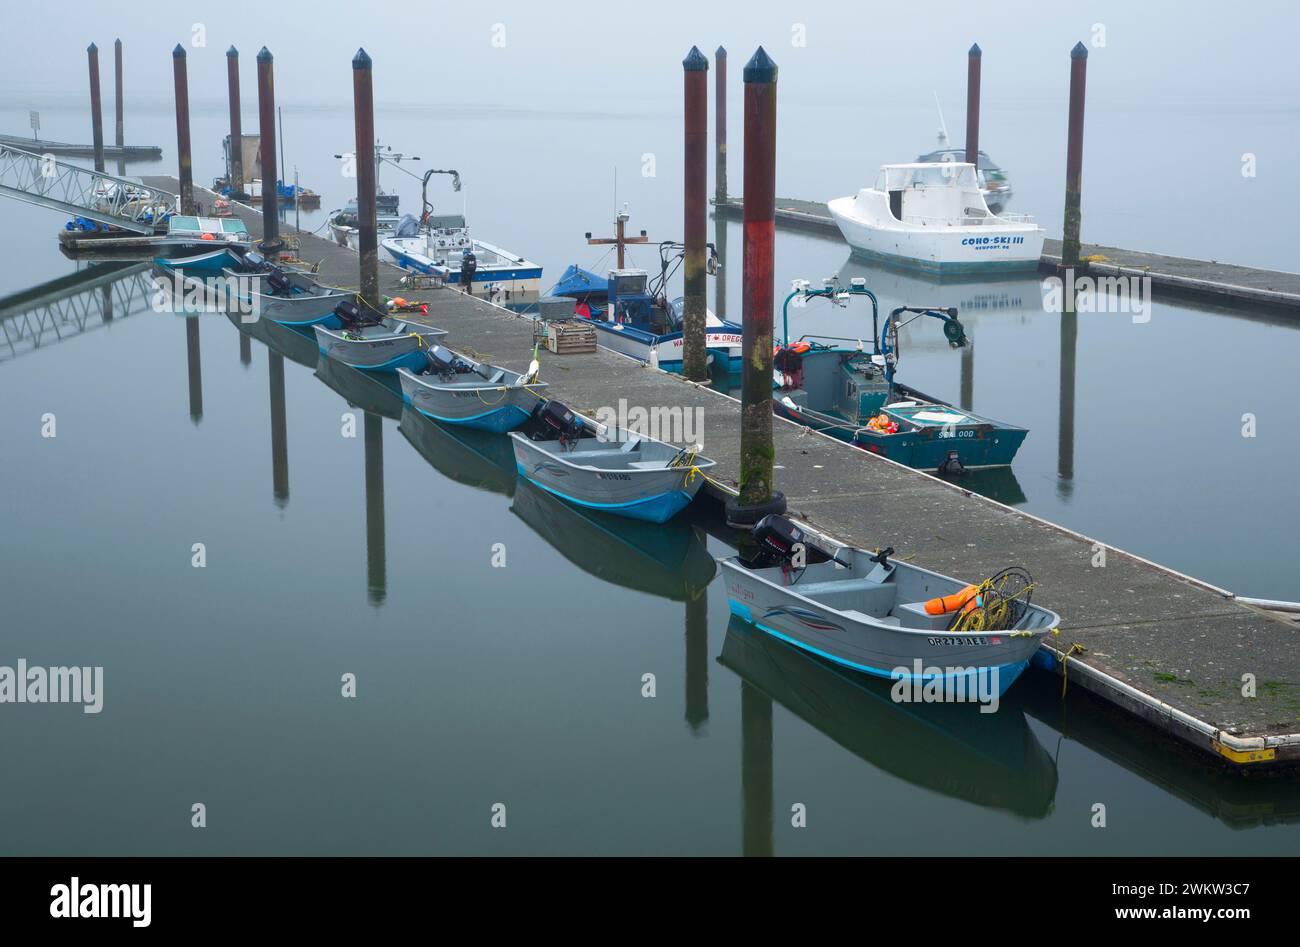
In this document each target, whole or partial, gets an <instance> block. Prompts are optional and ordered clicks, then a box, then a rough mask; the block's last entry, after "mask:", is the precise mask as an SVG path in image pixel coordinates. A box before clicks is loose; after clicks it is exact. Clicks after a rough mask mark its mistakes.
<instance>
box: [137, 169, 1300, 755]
mask: <svg viewBox="0 0 1300 947" xmlns="http://www.w3.org/2000/svg"><path fill="white" fill-rule="evenodd" d="M155 180H156V183H157V184H158V185H160V186H167V185H168V184H169V183H170V185H171V186H172V187H174V186H175V182H174V180H172V179H155ZM196 190H198V189H196ZM206 193H207V195H208V196H205V197H201V198H200V199H201V200H204V201H206V200H209V199H210V192H206ZM238 212H239V214H240V216H241V217H242V218H243V219H244V220H245V222H246V223H247V225H248V227H249V230H250V231H252V232H253V233H255V234H260V228H261V215H260V213H259V212H258V211H256V210H254V209H252V208H244V207H240V208H239V209H238ZM288 232H289V233H292V230H291V229H290V230H289V231H288ZM301 241H302V249H301V251H300V256H301V257H303V258H304V259H308V260H312V261H315V260H320V261H321V268H320V278H321V279H322V280H323V281H325V282H329V283H333V284H336V285H339V286H345V287H355V286H356V285H357V283H358V280H359V273H358V258H357V255H356V254H355V253H353V252H351V251H349V250H345V249H342V248H340V247H338V246H337V245H335V244H334V243H332V242H330V241H328V240H323V239H320V238H317V237H312V236H309V235H303V236H302V237H301ZM400 276H401V271H400V270H398V269H396V268H395V267H391V266H387V265H381V276H380V282H381V286H382V287H383V289H384V291H385V292H386V293H388V294H390V295H391V294H393V293H395V292H397V291H398V290H397V280H398V279H399V278H400ZM401 293H402V295H404V296H406V297H408V298H412V299H419V300H422V301H427V302H428V304H429V314H428V316H427V318H426V320H425V321H427V322H428V323H430V324H432V325H436V326H438V327H440V328H443V329H446V330H448V332H449V333H450V335H449V336H448V342H449V344H451V345H452V346H454V347H456V348H465V349H469V350H471V351H472V352H473V353H474V354H475V355H476V356H477V357H481V358H486V359H489V360H491V361H492V362H494V363H496V364H500V365H503V366H507V367H509V368H512V369H516V370H524V369H525V368H526V366H527V364H528V361H529V359H530V358H531V357H532V349H533V337H532V325H531V320H529V319H527V318H523V317H520V316H518V315H516V314H515V313H512V312H509V311H507V310H505V309H502V308H500V307H497V306H494V305H492V304H490V303H488V302H486V301H484V300H482V299H478V298H469V297H466V296H465V295H463V294H462V293H459V292H456V291H452V290H447V289H438V290H430V291H423V292H412V291H405V290H403V291H401ZM542 377H543V378H544V379H545V380H546V381H547V382H548V383H549V385H550V393H551V395H552V396H553V397H556V398H559V399H560V400H562V401H564V402H565V403H567V404H569V405H570V406H571V407H573V408H575V409H577V410H579V411H582V412H583V413H586V414H592V413H594V412H595V411H596V409H598V408H601V407H613V408H616V407H617V405H618V402H619V399H620V398H622V399H626V401H627V404H628V405H629V406H641V407H645V408H650V407H654V406H663V407H681V408H684V409H688V410H689V409H695V408H700V409H702V411H703V418H704V431H703V442H704V447H705V452H706V453H707V455H708V456H709V457H711V458H713V459H714V460H716V461H717V463H718V466H717V468H716V469H715V475H716V482H715V483H713V484H712V485H711V488H712V489H713V490H714V491H715V492H723V491H727V490H729V489H734V487H735V485H736V477H737V474H738V471H739V456H740V403H739V402H738V401H736V400H735V399H733V398H730V397H728V396H726V395H723V394H720V393H718V392H715V391H712V390H709V389H708V388H705V387H702V386H699V385H695V384H693V383H690V382H687V381H685V380H684V379H683V378H681V377H680V376H676V375H669V374H666V373H663V372H660V371H657V370H654V369H651V368H648V367H646V366H642V365H641V364H640V363H637V362H634V361H632V360H630V359H627V358H625V357H624V356H621V355H618V354H616V353H613V352H610V351H606V350H603V349H602V350H599V351H598V352H596V353H594V354H584V355H566V356H555V355H550V354H547V353H543V360H542ZM774 433H775V442H776V457H777V463H778V465H779V469H778V470H777V471H776V483H777V486H778V488H779V489H781V490H782V491H784V492H785V494H786V496H787V497H788V499H789V503H790V511H791V513H792V514H793V515H795V516H797V517H799V518H801V519H803V520H806V521H807V522H808V523H810V524H811V525H812V526H814V527H815V528H816V529H818V530H820V531H821V532H823V533H825V534H826V535H828V536H829V537H831V538H833V539H834V540H836V541H839V542H842V543H847V544H852V545H855V546H859V547H864V548H877V547H882V546H886V545H888V546H893V547H894V548H895V549H896V550H897V555H898V556H900V557H907V558H908V559H909V560H910V561H914V562H915V563H917V564H918V565H922V566H925V567H927V568H930V569H934V570H937V571H939V572H944V573H949V574H951V575H955V576H960V577H964V578H968V579H977V578H979V577H982V576H988V575H992V574H993V573H994V572H996V571H998V570H999V569H1002V568H1004V567H1006V566H1009V565H1019V566H1024V567H1025V568H1027V569H1028V570H1029V571H1030V572H1031V573H1032V574H1033V577H1034V581H1035V585H1036V593H1035V601H1040V602H1041V603H1042V604H1044V605H1046V606H1047V607H1049V608H1051V609H1053V610H1055V611H1056V612H1058V613H1059V614H1060V615H1061V621H1062V625H1061V633H1060V636H1059V639H1056V640H1054V641H1053V643H1052V644H1051V646H1050V647H1049V646H1045V648H1044V655H1043V656H1044V657H1046V658H1047V659H1048V660H1047V662H1046V663H1047V664H1049V665H1050V666H1051V667H1052V669H1053V670H1054V671H1055V672H1056V673H1058V674H1059V673H1061V672H1062V670H1063V662H1064V670H1065V671H1066V672H1068V681H1069V687H1070V688H1076V687H1082V688H1085V689H1087V690H1089V691H1092V692H1093V693H1095V694H1097V695H1099V696H1101V697H1102V698H1104V699H1106V700H1108V701H1110V702H1111V703H1113V704H1117V705H1119V706H1121V707H1123V708H1125V709H1127V710H1129V711H1131V712H1132V713H1134V714H1136V715H1138V716H1140V717H1142V718H1144V719H1146V720H1147V721H1149V722H1150V723H1151V724H1153V725H1154V726H1156V727H1157V728H1159V729H1161V730H1163V731H1165V732H1166V733H1169V734H1171V735H1174V736H1176V737H1178V738H1179V739H1181V740H1182V741H1184V742H1186V743H1187V744H1190V745H1191V746H1194V747H1196V748H1198V749H1200V750H1202V751H1205V753H1207V754H1209V755H1211V756H1212V757H1213V758H1216V759H1219V760H1220V761H1223V760H1227V761H1229V762H1230V763H1233V764H1251V765H1252V768H1253V767H1256V766H1259V767H1264V766H1267V765H1269V764H1278V763H1286V762H1295V761H1300V686H1298V685H1300V647H1297V644H1298V643H1300V642H1298V641H1297V638H1296V629H1295V627H1294V625H1293V624H1292V623H1290V622H1287V621H1284V620H1282V619H1281V618H1278V617H1276V616H1274V615H1271V614H1270V613H1267V612H1264V611H1262V610H1260V609H1257V608H1254V607H1250V606H1247V605H1244V604H1241V603H1239V602H1236V601H1234V600H1233V597H1232V594H1231V593H1230V592H1227V591H1225V590H1223V589H1218V588H1215V587H1214V586H1212V585H1210V584H1208V583H1205V582H1201V581H1199V580H1196V579H1193V578H1190V577H1187V576H1183V575H1180V574H1178V573H1177V572H1174V571H1172V570H1170V569H1167V568H1165V567H1163V566H1160V565H1157V564H1155V563H1152V562H1148V561H1146V560H1143V559H1141V558H1139V557H1137V556H1133V555H1130V554H1127V553H1124V552H1122V551H1121V550H1117V549H1114V548H1113V547H1106V550H1107V556H1106V560H1105V562H1106V564H1105V566H1104V567H1103V568H1096V567H1094V566H1093V561H1094V557H1095V553H1096V551H1097V550H1098V549H1100V548H1102V546H1103V545H1104V544H1102V543H1100V542H1099V541H1097V540H1094V539H1091V538H1089V537H1086V536H1083V535H1080V534H1078V533H1075V532H1072V531H1071V530H1068V529H1065V528H1064V527H1061V526H1057V525H1055V524H1052V523H1049V522H1047V521H1045V520H1042V519H1038V518H1036V517H1034V516H1031V515H1028V514H1026V513H1023V512H1020V511H1017V510H1014V509H1012V508H1010V507H1007V506H1003V505H1002V504H999V503H996V502H994V501H992V500H988V499H985V498H983V497H980V496H978V495H974V494H971V493H969V492H967V491H965V490H962V489H961V488H960V487H958V486H954V485H953V484H950V483H947V482H945V481H943V480H940V479H938V478H936V477H933V476H930V475H928V474H926V473H923V472H921V471H917V470H912V469H910V468H908V467H904V466H901V465H899V464H896V463H894V462H892V461H890V460H887V459H885V458H881V457H878V456H875V455H872V454H868V453H866V452H864V451H861V450H858V449H856V448H853V447H850V446H848V445H846V444H844V443H843V442H841V441H837V440H835V439H833V438H830V437H826V436H824V435H821V434H817V433H813V432H810V431H808V430H807V429H805V428H802V427H799V426H797V425H795V424H792V423H790V422H787V421H783V420H781V419H775V421H774ZM1075 646H1078V648H1081V649H1082V650H1081V651H1080V650H1078V649H1077V648H1076V647H1075ZM1071 651H1073V653H1070V654H1069V657H1068V660H1066V659H1065V656H1066V654H1067V653H1069V652H1071ZM1247 674H1249V675H1253V676H1254V679H1255V681H1256V694H1257V695H1258V696H1255V697H1246V696H1243V693H1242V691H1243V683H1242V679H1243V675H1247Z"/></svg>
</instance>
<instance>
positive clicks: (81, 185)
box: [0, 144, 179, 234]
mask: <svg viewBox="0 0 1300 947" xmlns="http://www.w3.org/2000/svg"><path fill="white" fill-rule="evenodd" d="M0 195H3V196H5V197H12V198H14V199H15V200H20V201H25V202H26V203H28V204H36V205H37V206H39V207H49V208H51V209H53V210H58V211H62V212H63V213H65V214H69V215H71V216H73V217H85V218H87V219H88V220H94V221H98V222H99V223H101V224H110V225H112V226H114V227H119V228H121V229H122V230H129V231H132V232H134V233H141V234H152V233H153V232H154V229H155V227H156V225H157V223H158V222H161V221H162V220H163V219H164V218H165V217H166V216H167V214H168V213H171V212H172V211H173V210H175V209H176V207H177V204H178V201H179V198H178V197H177V196H176V195H175V194H172V193H171V192H169V191H164V190H162V189H161V188H156V187H149V186H148V185H147V184H142V183H140V182H139V181H132V180H130V179H129V178H119V177H115V176H114V175H111V174H105V173H104V172H102V171H95V170H92V169H91V168H83V167H81V166H80V165H75V164H69V163H67V162H66V161H59V160H58V159H57V158H55V157H54V156H53V155H48V154H47V155H39V154H36V153H35V152H31V151H23V150H22V149H20V148H15V147H13V146H12V145H7V144H0Z"/></svg>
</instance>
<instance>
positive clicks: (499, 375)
mask: <svg viewBox="0 0 1300 947" xmlns="http://www.w3.org/2000/svg"><path fill="white" fill-rule="evenodd" d="M505 377H506V371H505V369H504V368H501V369H497V372H496V374H495V375H493V376H492V377H491V378H489V379H488V384H489V385H495V384H496V383H497V382H499V381H500V380H501V379H502V378H505Z"/></svg>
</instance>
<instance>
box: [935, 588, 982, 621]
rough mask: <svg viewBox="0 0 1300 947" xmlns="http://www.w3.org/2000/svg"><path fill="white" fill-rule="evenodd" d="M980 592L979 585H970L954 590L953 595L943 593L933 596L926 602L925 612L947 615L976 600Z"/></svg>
mask: <svg viewBox="0 0 1300 947" xmlns="http://www.w3.org/2000/svg"><path fill="white" fill-rule="evenodd" d="M978 593H979V586H976V585H968V586H966V588H964V589H962V590H961V591H960V592H953V593H952V594H951V595H943V596H940V597H939V598H932V599H930V601H928V602H926V603H925V613H926V614H927V615H947V614H948V613H949V612H955V611H957V609H959V608H961V609H964V608H966V606H968V605H970V604H971V603H973V602H974V601H975V597H976V595H977V594H978Z"/></svg>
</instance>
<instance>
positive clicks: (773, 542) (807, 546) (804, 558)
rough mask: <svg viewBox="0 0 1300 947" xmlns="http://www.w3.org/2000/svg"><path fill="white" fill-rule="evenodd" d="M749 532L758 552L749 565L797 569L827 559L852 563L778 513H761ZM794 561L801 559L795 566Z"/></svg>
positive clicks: (844, 564)
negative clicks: (762, 515)
mask: <svg viewBox="0 0 1300 947" xmlns="http://www.w3.org/2000/svg"><path fill="white" fill-rule="evenodd" d="M753 532H754V542H755V544H756V545H757V546H758V552H757V555H756V556H754V557H753V558H752V560H751V561H750V562H749V563H747V564H748V565H749V566H750V567H751V568H761V567H763V566H773V565H780V566H784V567H789V568H799V569H801V568H803V567H804V566H806V565H808V563H810V562H826V561H827V560H830V559H834V560H835V561H836V562H839V563H840V565H843V566H851V565H852V563H848V562H844V561H843V560H841V559H839V558H838V557H837V556H835V555H833V554H831V553H830V552H828V551H827V550H825V549H823V548H822V547H821V546H818V545H817V544H816V543H813V542H810V541H809V539H808V533H807V531H806V530H804V529H803V528H802V527H800V526H799V525H798V524H796V523H795V522H794V521H793V520H791V519H790V518H789V517H785V516H782V515H781V514H779V513H769V514H768V515H767V516H764V517H763V518H762V519H761V520H759V521H758V522H757V523H755V524H754V531H753ZM796 560H801V562H800V563H799V564H798V565H796Z"/></svg>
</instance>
